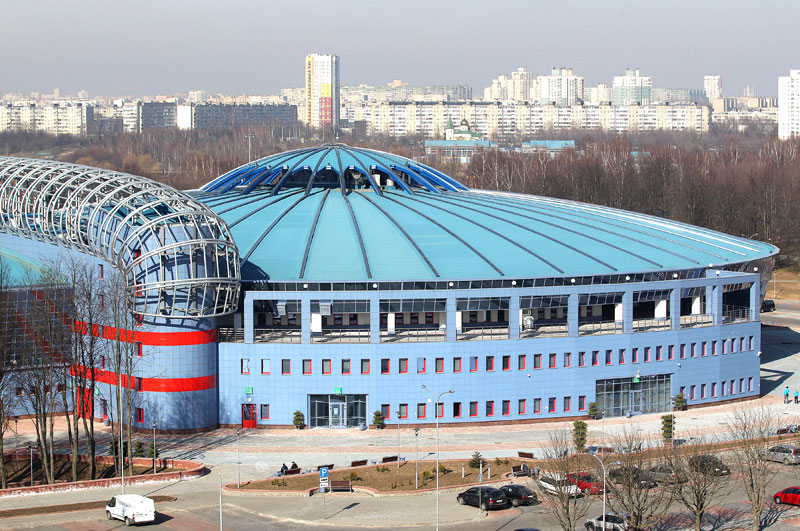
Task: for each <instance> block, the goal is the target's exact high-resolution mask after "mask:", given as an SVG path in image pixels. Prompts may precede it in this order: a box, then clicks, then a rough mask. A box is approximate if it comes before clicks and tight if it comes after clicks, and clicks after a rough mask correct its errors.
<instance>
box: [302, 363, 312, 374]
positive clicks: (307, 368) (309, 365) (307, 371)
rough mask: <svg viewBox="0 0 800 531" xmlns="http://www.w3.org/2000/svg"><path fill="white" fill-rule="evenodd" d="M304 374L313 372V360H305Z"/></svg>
mask: <svg viewBox="0 0 800 531" xmlns="http://www.w3.org/2000/svg"><path fill="white" fill-rule="evenodd" d="M303 374H311V360H303Z"/></svg>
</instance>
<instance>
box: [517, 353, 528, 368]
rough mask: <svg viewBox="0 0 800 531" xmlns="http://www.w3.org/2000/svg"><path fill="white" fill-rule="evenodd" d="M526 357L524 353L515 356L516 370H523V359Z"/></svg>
mask: <svg viewBox="0 0 800 531" xmlns="http://www.w3.org/2000/svg"><path fill="white" fill-rule="evenodd" d="M526 358H527V356H526V355H525V354H520V355H519V356H517V369H518V370H520V371H524V370H525V360H526Z"/></svg>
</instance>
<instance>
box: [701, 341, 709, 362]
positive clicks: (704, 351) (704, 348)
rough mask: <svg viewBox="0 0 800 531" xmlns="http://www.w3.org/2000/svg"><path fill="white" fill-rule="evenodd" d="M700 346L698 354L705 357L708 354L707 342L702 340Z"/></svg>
mask: <svg viewBox="0 0 800 531" xmlns="http://www.w3.org/2000/svg"><path fill="white" fill-rule="evenodd" d="M700 348H701V350H700V355H701V356H702V357H704V358H705V357H706V356H707V355H708V342H706V341H703V343H702V344H701V345H700Z"/></svg>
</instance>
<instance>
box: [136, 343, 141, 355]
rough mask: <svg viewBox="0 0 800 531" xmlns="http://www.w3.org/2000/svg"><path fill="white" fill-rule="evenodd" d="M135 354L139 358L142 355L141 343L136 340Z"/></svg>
mask: <svg viewBox="0 0 800 531" xmlns="http://www.w3.org/2000/svg"><path fill="white" fill-rule="evenodd" d="M136 356H137V357H139V358H141V357H142V343H141V342H140V341H137V342H136Z"/></svg>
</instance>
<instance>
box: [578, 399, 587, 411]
mask: <svg viewBox="0 0 800 531" xmlns="http://www.w3.org/2000/svg"><path fill="white" fill-rule="evenodd" d="M585 410H586V397H585V396H583V395H581V396H579V397H578V411H585Z"/></svg>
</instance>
